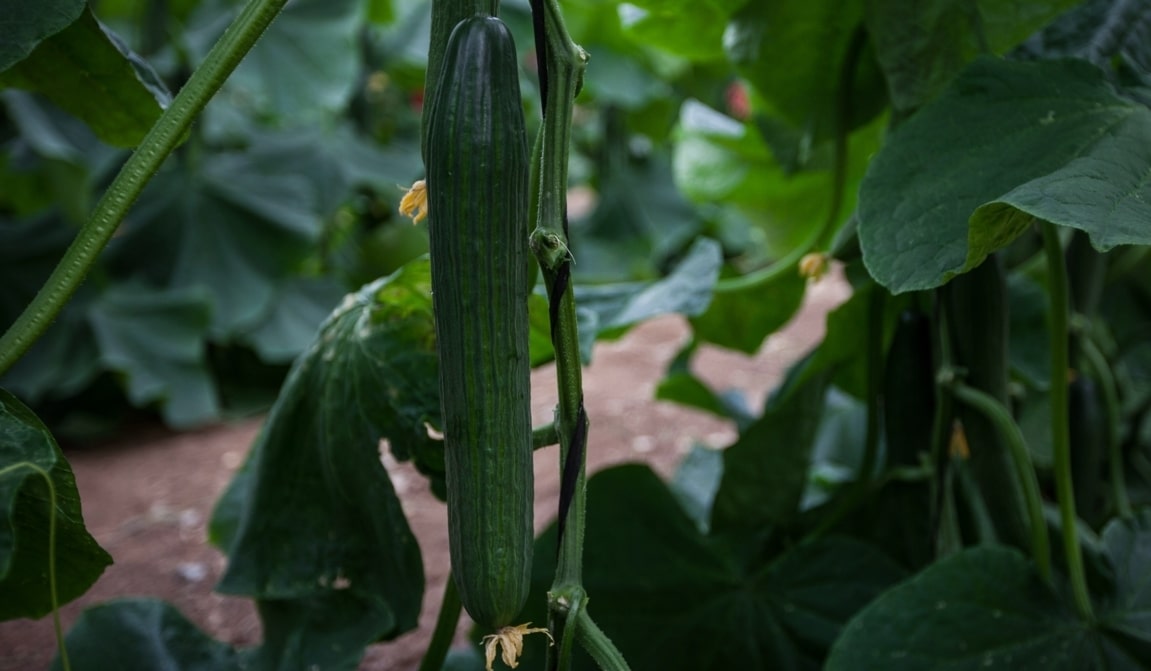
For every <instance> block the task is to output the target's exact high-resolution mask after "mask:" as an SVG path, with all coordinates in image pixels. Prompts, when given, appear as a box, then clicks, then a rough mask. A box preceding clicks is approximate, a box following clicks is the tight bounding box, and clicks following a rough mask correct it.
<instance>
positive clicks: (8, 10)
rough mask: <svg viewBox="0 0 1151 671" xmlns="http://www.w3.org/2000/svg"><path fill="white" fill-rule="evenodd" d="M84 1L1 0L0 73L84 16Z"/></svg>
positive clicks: (85, 4)
mask: <svg viewBox="0 0 1151 671" xmlns="http://www.w3.org/2000/svg"><path fill="white" fill-rule="evenodd" d="M87 4H88V3H86V2H85V1H84V0H41V1H40V2H27V0H3V1H2V2H0V16H3V17H4V31H3V33H0V72H3V71H4V70H7V69H8V68H10V67H12V65H13V64H15V63H18V62H19V61H21V60H22V59H24V58H25V57H27V56H28V54H30V53H32V50H33V49H35V48H36V45H38V44H39V43H40V42H41V41H43V40H44V39H45V38H48V37H50V36H52V35H55V34H56V33H58V32H60V31H61V30H64V29H65V28H67V27H68V25H69V24H71V23H72V22H73V21H75V20H76V18H77V17H79V16H80V15H81V14H83V13H84V10H85V8H86V7H87Z"/></svg>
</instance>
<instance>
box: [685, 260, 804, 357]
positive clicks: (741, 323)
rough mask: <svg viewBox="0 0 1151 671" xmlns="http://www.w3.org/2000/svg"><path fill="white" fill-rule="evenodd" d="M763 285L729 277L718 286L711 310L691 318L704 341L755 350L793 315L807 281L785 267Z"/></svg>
mask: <svg viewBox="0 0 1151 671" xmlns="http://www.w3.org/2000/svg"><path fill="white" fill-rule="evenodd" d="M779 270H780V272H778V273H776V274H775V276H774V277H773V278H772V279H771V281H769V282H767V283H764V284H762V285H750V284H740V283H739V282H738V278H725V279H727V280H731V281H732V284H730V285H725V283H724V282H723V281H721V282H720V283H719V284H718V285H717V286H716V289H715V294H714V295H713V296H712V300H711V303H710V304H709V305H708V309H707V312H705V313H703V314H702V315H700V316H698V317H695V318H694V319H692V320H691V328H692V332H693V333H694V334H695V337H696V338H699V339H700V340H702V341H704V342H709V343H712V344H713V345H719V346H720V347H726V348H728V349H733V350H736V351H738V352H744V353H745V354H755V353H756V352H757V351H759V347H760V345H762V344H763V341H764V340H765V339H766V338H767V336H768V335H770V334H771V333H773V332H775V331H776V330H778V329H779V328H781V327H782V326H783V325H784V324H786V323H787V322H788V320H790V319H791V318H792V316H793V315H794V314H795V313H796V311H797V310H799V307H800V305H801V304H802V303H803V292H804V291H805V290H806V288H807V282H806V280H804V279H803V278H802V277H800V275H799V272H798V271H796V270H795V269H793V268H781V269H779Z"/></svg>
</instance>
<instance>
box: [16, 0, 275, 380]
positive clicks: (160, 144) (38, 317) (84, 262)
mask: <svg viewBox="0 0 1151 671" xmlns="http://www.w3.org/2000/svg"><path fill="white" fill-rule="evenodd" d="M286 2H287V0H250V1H249V2H248V4H247V5H245V6H244V9H243V10H242V11H241V12H240V15H239V16H238V17H236V20H235V21H234V22H232V24H231V25H230V26H228V29H227V30H226V31H225V32H224V34H223V36H221V37H220V40H219V41H218V42H216V45H215V46H214V47H212V50H211V51H210V52H208V56H207V58H205V59H204V62H203V63H201V64H200V66H199V67H198V68H196V70H195V72H193V73H192V76H191V77H190V78H189V79H188V83H187V84H185V85H184V88H182V89H180V92H179V93H178V94H177V95H176V97H175V98H173V99H172V103H171V104H170V105H169V106H168V108H167V109H166V110H164V113H163V114H161V115H160V118H159V119H158V120H157V121H156V124H155V125H154V126H152V129H151V130H150V131H148V134H147V135H145V136H144V139H143V141H142V142H141V143H140V146H139V147H137V148H136V151H135V152H133V153H132V155H131V156H130V157H129V158H128V161H127V162H126V163H124V166H123V167H122V168H120V173H119V174H118V175H116V179H115V180H114V181H113V182H112V184H111V186H109V187H108V190H107V191H105V192H104V195H103V197H101V198H100V201H99V202H98V203H96V209H95V210H94V211H93V212H92V216H91V217H90V218H89V219H88V221H87V222H86V223H85V224H84V226H83V227H82V228H81V229H80V232H79V234H77V236H76V239H75V240H73V241H72V244H71V245H70V246H69V247H68V250H67V251H66V252H64V256H63V258H61V259H60V263H59V264H58V265H57V266H56V269H55V270H53V271H52V275H51V276H49V277H48V279H47V280H46V281H45V282H44V286H43V287H41V288H40V291H39V292H37V294H36V297H35V298H33V299H32V302H31V303H29V304H28V307H26V308H25V309H24V312H22V313H21V314H20V316H19V317H18V318H17V319H16V321H15V322H14V323H13V324H12V326H11V327H10V328H9V329H8V331H7V332H6V333H5V334H4V335H3V337H0V375H3V374H4V373H5V372H6V371H7V370H8V369H9V368H11V367H12V364H14V363H16V360H17V359H19V358H20V357H21V356H23V354H24V353H25V352H27V351H28V348H29V347H31V346H32V343H34V342H35V341H36V340H37V339H38V338H39V337H40V336H41V335H43V334H44V331H46V330H47V328H48V325H49V324H51V323H52V321H53V320H55V319H56V316H57V315H59V314H60V310H62V309H63V308H64V304H65V303H67V302H68V299H69V298H71V297H72V294H74V293H75V292H76V289H77V288H79V286H80V283H81V282H83V281H84V277H85V276H86V275H87V274H88V270H89V269H90V268H91V267H92V264H93V263H94V262H95V261H96V257H97V256H99V255H100V252H101V251H103V249H104V247H105V246H106V245H107V244H108V241H109V240H111V239H112V235H113V234H114V233H115V232H116V229H117V227H118V226H119V225H120V222H121V221H123V219H124V216H125V215H126V214H127V213H128V210H129V208H131V207H132V204H133V203H134V202H135V201H136V199H137V198H138V197H139V196H140V193H141V192H142V191H143V190H144V186H145V185H146V184H147V183H148V180H149V179H151V178H152V176H153V175H155V174H156V171H157V170H159V169H160V166H161V165H162V164H163V163H164V159H166V158H167V157H168V155H169V154H171V153H172V151H173V150H174V149H175V148H176V146H177V145H178V144H179V143H180V140H181V138H183V137H184V134H185V133H186V132H187V131H188V129H189V128H190V127H191V125H192V121H193V120H194V119H195V118H196V116H197V115H198V114H199V113H200V111H201V110H203V109H204V106H205V105H207V104H208V101H209V100H211V99H212V96H213V95H215V93H216V91H217V90H219V88H220V86H221V85H223V83H224V80H226V79H227V78H228V75H230V74H231V73H232V71H233V70H235V69H236V66H237V65H239V63H240V60H241V59H243V57H244V56H245V54H247V53H248V51H249V50H250V49H251V48H252V45H253V44H255V43H256V40H257V39H259V37H260V35H262V34H263V32H264V29H266V28H267V27H268V24H270V23H271V22H272V19H274V18H276V15H277V14H279V12H280V9H281V8H283V6H284V4H285V3H286Z"/></svg>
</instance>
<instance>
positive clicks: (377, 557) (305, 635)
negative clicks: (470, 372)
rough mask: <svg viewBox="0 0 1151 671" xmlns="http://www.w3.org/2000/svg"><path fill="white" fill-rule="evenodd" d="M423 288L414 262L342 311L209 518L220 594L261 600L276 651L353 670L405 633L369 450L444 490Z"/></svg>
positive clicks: (395, 511)
mask: <svg viewBox="0 0 1151 671" xmlns="http://www.w3.org/2000/svg"><path fill="white" fill-rule="evenodd" d="M430 287H431V278H430V269H429V265H428V262H427V259H426V258H425V259H420V260H417V261H414V262H412V263H410V264H408V265H406V266H404V267H403V268H401V269H400V270H399V271H397V272H396V273H394V274H393V275H391V276H389V277H387V278H384V279H382V280H379V281H377V282H374V283H372V284H370V285H368V286H366V287H364V288H363V289H361V290H360V291H359V292H358V293H356V294H353V295H350V296H348V297H347V298H346V299H345V300H344V303H343V304H342V305H341V306H340V307H339V308H338V309H337V310H336V312H335V313H333V314H332V316H331V317H330V318H329V319H328V321H327V322H326V323H325V324H324V326H323V327H322V328H321V329H320V332H319V334H318V335H317V336H316V339H315V341H314V342H313V344H312V346H311V348H310V349H309V350H308V352H306V353H305V354H304V355H302V356H301V358H300V359H298V360H297V362H296V364H295V366H294V367H293V370H292V372H291V374H290V375H289V376H288V379H287V381H286V382H285V384H284V388H283V390H282V392H281V394H280V398H279V400H278V401H277V402H276V405H275V406H274V407H273V409H272V412H271V415H270V416H269V418H268V422H267V425H266V426H265V427H264V430H263V431H262V433H261V434H260V437H259V438H258V439H257V442H256V444H255V445H254V447H253V450H252V454H251V455H250V457H249V461H248V463H247V464H246V465H245V467H244V469H243V470H242V471H241V473H240V474H239V475H238V477H237V478H236V480H234V481H233V483H232V485H231V486H230V488H229V490H228V491H227V492H226V493H225V495H224V497H223V498H222V499H221V503H220V505H219V506H218V507H217V509H216V511H215V513H214V516H213V520H212V525H211V535H212V538H213V541H214V542H215V543H217V544H218V545H220V546H221V547H224V548H225V549H226V551H227V554H228V556H229V559H230V563H229V566H228V570H227V572H226V574H225V575H224V577H223V579H222V580H221V582H220V585H219V589H220V590H221V591H223V592H225V593H228V594H244V595H248V596H251V597H254V598H256V599H258V600H259V601H260V602H261V603H262V605H261V609H262V611H266V616H267V617H268V618H269V620H268V626H269V634H270V635H271V634H272V633H273V632H275V636H276V638H277V640H280V641H282V644H283V645H286V646H289V647H292V646H295V647H298V648H299V649H300V650H312V651H320V652H322V651H324V650H327V651H333V654H335V652H334V650H335V648H336V647H339V648H342V650H343V654H345V655H351V654H355V655H357V658H358V652H357V651H359V650H360V649H362V647H363V646H364V645H366V644H367V643H368V642H369V641H371V640H375V639H377V638H393V637H395V636H398V635H399V634H401V633H403V632H405V631H408V630H410V629H412V628H413V627H415V625H416V618H417V616H418V614H419V609H420V602H421V598H422V596H423V589H424V575H423V565H422V562H421V559H420V552H419V548H418V547H417V545H416V541H415V538H414V537H413V536H412V533H411V530H410V528H409V527H408V523H407V520H406V519H405V518H404V515H403V510H402V509H401V508H400V503H399V500H398V499H397V498H396V494H395V491H394V490H393V488H392V485H391V481H390V479H389V478H388V474H387V472H386V471H385V470H384V467H383V465H382V464H381V462H380V440H381V438H386V439H387V440H388V444H389V445H390V449H391V450H392V452H393V453H394V454H395V455H396V456H397V458H400V459H407V458H411V457H413V456H414V457H415V459H416V461H417V465H418V466H420V467H421V469H424V470H428V469H429V468H430V469H431V470H432V471H435V472H434V473H433V474H432V475H433V476H434V477H437V478H439V482H440V483H441V485H440V486H441V487H442V473H443V471H442V466H443V463H442V447H441V446H440V443H439V442H437V441H434V440H432V439H431V438H430V437H429V436H428V432H427V428H426V423H431V424H433V425H435V424H438V415H439V393H438V383H437V379H438V378H437V369H436V359H435V352H434V326H433V322H432V304H431V289H430ZM436 455H439V463H438V464H436V463H434V461H435V457H436ZM429 460H431V461H429ZM437 474H438V475H437ZM441 491H442V490H441ZM337 612H339V613H343V615H338V617H337ZM350 613H356V614H357V615H356V618H354V620H355V622H354V623H352V622H349V621H348V620H347V619H345V617H344V615H346V614H350ZM333 618H335V619H333ZM353 624H354V626H352V625H353ZM262 654H272V653H271V652H270V651H269V652H266V653H262Z"/></svg>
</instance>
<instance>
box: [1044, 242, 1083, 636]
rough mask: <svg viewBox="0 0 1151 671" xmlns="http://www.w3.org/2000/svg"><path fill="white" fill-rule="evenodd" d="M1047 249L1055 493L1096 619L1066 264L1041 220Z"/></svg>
mask: <svg viewBox="0 0 1151 671" xmlns="http://www.w3.org/2000/svg"><path fill="white" fill-rule="evenodd" d="M1040 229H1041V230H1042V232H1043V250H1044V253H1045V254H1046V256H1047V291H1048V296H1049V297H1050V300H1051V309H1050V315H1051V317H1050V320H1051V321H1050V322H1049V324H1048V332H1049V335H1050V338H1051V450H1052V455H1053V457H1054V467H1055V495H1056V498H1057V499H1058V501H1059V521H1060V526H1062V527H1063V528H1062V532H1063V552H1064V555H1065V557H1066V561H1067V572H1068V574H1069V577H1070V579H1071V591H1072V593H1073V594H1074V597H1075V608H1076V610H1077V611H1078V612H1079V616H1080V617H1082V618H1083V619H1084V620H1088V621H1091V620H1092V619H1094V614H1093V610H1092V607H1091V595H1090V592H1089V591H1088V589H1087V575H1086V573H1085V571H1084V569H1083V551H1082V548H1081V547H1080V545H1079V534H1078V529H1077V528H1076V524H1077V517H1076V514H1075V488H1074V484H1073V483H1072V482H1071V436H1070V433H1071V430H1070V421H1069V417H1068V389H1067V372H1068V365H1069V362H1068V356H1069V355H1068V347H1069V345H1068V322H1069V317H1068V313H1069V312H1070V308H1069V299H1068V284H1067V268H1066V267H1065V266H1064V265H1063V264H1064V261H1063V246H1062V244H1060V242H1059V231H1058V230H1056V228H1055V225H1054V224H1052V223H1050V222H1046V221H1044V222H1041V223H1040Z"/></svg>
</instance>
